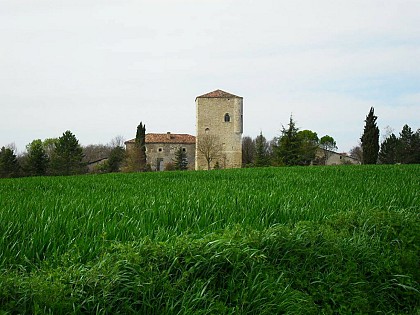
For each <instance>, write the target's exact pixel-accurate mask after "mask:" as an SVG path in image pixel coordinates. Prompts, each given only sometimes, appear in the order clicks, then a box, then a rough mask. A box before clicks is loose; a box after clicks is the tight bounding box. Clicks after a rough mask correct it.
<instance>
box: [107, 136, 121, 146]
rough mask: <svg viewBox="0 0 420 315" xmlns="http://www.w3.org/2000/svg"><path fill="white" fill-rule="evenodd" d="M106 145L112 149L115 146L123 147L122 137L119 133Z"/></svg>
mask: <svg viewBox="0 0 420 315" xmlns="http://www.w3.org/2000/svg"><path fill="white" fill-rule="evenodd" d="M108 146H109V147H111V148H112V149H113V148H116V147H121V148H124V137H123V136H121V135H118V136H116V137H115V138H113V139H112V140H111V141H110V142H109V143H108Z"/></svg>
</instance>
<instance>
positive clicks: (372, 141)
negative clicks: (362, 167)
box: [360, 107, 379, 164]
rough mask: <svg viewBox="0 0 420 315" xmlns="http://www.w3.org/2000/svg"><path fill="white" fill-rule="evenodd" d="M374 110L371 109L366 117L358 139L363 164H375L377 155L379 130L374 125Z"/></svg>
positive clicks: (375, 118) (375, 117)
mask: <svg viewBox="0 0 420 315" xmlns="http://www.w3.org/2000/svg"><path fill="white" fill-rule="evenodd" d="M374 111H375V110H374V108H373V107H371V108H370V111H369V114H368V115H367V116H366V120H365V123H366V124H365V128H364V131H363V135H362V137H361V138H360V140H361V143H362V150H363V161H362V163H363V164H376V162H377V161H378V153H379V128H378V126H377V125H376V120H377V119H378V117H377V116H375V113H374Z"/></svg>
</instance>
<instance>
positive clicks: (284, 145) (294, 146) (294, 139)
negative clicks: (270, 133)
mask: <svg viewBox="0 0 420 315" xmlns="http://www.w3.org/2000/svg"><path fill="white" fill-rule="evenodd" d="M298 130H299V129H298V128H297V127H296V125H295V122H294V121H293V117H292V116H290V120H289V128H287V129H286V128H284V126H283V130H282V135H281V137H280V138H279V142H278V145H277V146H276V147H275V148H274V150H275V156H276V160H277V164H279V165H299V161H300V158H299V155H300V152H299V151H300V144H301V141H300V139H299V137H298V135H297V133H298Z"/></svg>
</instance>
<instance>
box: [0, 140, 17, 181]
mask: <svg viewBox="0 0 420 315" xmlns="http://www.w3.org/2000/svg"><path fill="white" fill-rule="evenodd" d="M19 171H20V165H19V163H18V160H17V157H16V155H15V154H14V152H13V150H12V149H10V148H5V147H2V148H1V151H0V177H3V178H4V177H18V176H19Z"/></svg>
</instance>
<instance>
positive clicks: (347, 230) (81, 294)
mask: <svg viewBox="0 0 420 315" xmlns="http://www.w3.org/2000/svg"><path fill="white" fill-rule="evenodd" d="M419 175H420V166H416V165H412V166H405V165H397V166H371V167H351V166H348V167H347V166H346V167H313V168H267V169H242V170H225V171H211V172H173V173H172V172H171V173H142V174H110V175H97V176H81V177H44V178H42V177H38V178H22V179H14V180H1V181H0V209H1V210H0V231H1V234H0V270H2V271H1V275H0V277H1V278H0V305H7V307H6V308H5V309H4V310H5V311H11V312H18V313H19V312H34V311H39V312H49V311H52V312H59V313H60V312H64V313H66V312H76V313H78V312H79V313H80V312H93V311H95V312H100V313H101V312H102V313H115V312H122V313H130V312H133V313H134V312H143V313H147V314H151V313H155V314H163V313H167V314H174V313H203V314H204V313H209V314H210V313H226V314H227V313H254V312H261V313H267V314H268V313H271V314H273V313H282V312H288V313H296V314H299V313H314V314H315V313H318V312H320V311H322V312H324V313H337V312H340V313H354V312H360V313H365V312H373V311H378V310H379V311H384V310H387V309H388V310H390V311H391V312H413V313H414V312H415V311H416V310H418V307H419V302H418V301H419V298H420V296H419V291H418V290H419V284H418V283H419V280H420V274H419V272H418V271H416V270H417V269H418V268H416V266H418V261H419V259H420V257H419V245H418V244H420V227H419V226H420V224H419V210H420V199H419V198H420V197H419V196H420V193H419V192H420V190H419V188H420V176H419ZM37 292H40V293H37ZM373 297H374V300H372V298H373ZM1 309H2V308H1V307H0V310H1Z"/></svg>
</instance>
